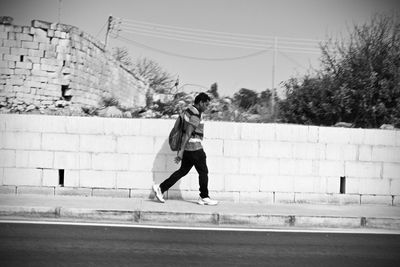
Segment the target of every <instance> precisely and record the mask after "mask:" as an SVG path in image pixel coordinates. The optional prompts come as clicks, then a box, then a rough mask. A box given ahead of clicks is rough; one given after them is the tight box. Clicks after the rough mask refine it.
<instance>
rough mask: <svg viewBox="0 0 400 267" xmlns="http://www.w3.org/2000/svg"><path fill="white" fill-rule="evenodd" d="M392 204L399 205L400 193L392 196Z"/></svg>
mask: <svg viewBox="0 0 400 267" xmlns="http://www.w3.org/2000/svg"><path fill="white" fill-rule="evenodd" d="M393 206H400V195H396V196H393Z"/></svg>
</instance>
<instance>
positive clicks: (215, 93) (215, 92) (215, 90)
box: [208, 83, 219, 98]
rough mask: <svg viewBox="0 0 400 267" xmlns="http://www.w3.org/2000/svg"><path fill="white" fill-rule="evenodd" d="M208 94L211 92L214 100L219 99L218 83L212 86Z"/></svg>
mask: <svg viewBox="0 0 400 267" xmlns="http://www.w3.org/2000/svg"><path fill="white" fill-rule="evenodd" d="M208 92H209V93H210V94H211V95H212V96H213V97H214V98H219V94H218V84H217V83H213V84H211V87H210V90H208Z"/></svg>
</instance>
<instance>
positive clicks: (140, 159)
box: [128, 154, 167, 172]
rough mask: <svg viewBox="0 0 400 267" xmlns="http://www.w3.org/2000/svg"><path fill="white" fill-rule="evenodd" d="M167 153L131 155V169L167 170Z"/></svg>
mask: <svg viewBox="0 0 400 267" xmlns="http://www.w3.org/2000/svg"><path fill="white" fill-rule="evenodd" d="M166 161H167V156H166V155H152V154H140V155H139V154H137V155H130V156H129V167H128V169H129V170H130V171H155V172H160V171H161V172H163V171H166V165H167V162H166Z"/></svg>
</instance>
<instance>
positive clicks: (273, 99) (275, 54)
mask: <svg viewBox="0 0 400 267" xmlns="http://www.w3.org/2000/svg"><path fill="white" fill-rule="evenodd" d="M277 53H278V37H276V36H275V37H274V49H273V50H272V94H271V97H272V98H271V107H272V112H274V110H275V69H276V56H277Z"/></svg>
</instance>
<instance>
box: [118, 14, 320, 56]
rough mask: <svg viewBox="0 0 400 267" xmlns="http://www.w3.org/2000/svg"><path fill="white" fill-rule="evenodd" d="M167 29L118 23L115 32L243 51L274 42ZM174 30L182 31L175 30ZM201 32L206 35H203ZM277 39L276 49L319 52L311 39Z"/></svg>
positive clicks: (154, 25) (151, 25) (157, 25)
mask: <svg viewBox="0 0 400 267" xmlns="http://www.w3.org/2000/svg"><path fill="white" fill-rule="evenodd" d="M143 23H144V22H143ZM147 24H149V25H150V26H148V25H147ZM167 27H171V26H164V25H160V24H153V23H145V25H144V26H143V25H139V26H136V27H135V26H126V25H124V23H119V28H118V29H116V30H117V31H122V32H126V33H130V34H137V35H143V36H150V37H155V38H164V39H170V40H177V41H184V42H192V43H199V44H205V45H215V46H225V47H234V48H243V49H257V50H265V49H270V46H271V45H272V43H273V42H274V40H275V38H274V40H272V39H270V38H269V37H268V38H267V39H266V38H265V37H263V36H257V38H263V39H251V38H248V37H249V36H251V37H254V36H255V35H243V34H239V35H238V36H235V35H234V34H231V33H222V34H225V35H227V34H228V35H229V36H219V35H217V36H216V35H215V34H216V33H218V34H219V33H221V32H214V31H205V30H196V29H191V28H183V27H172V28H173V29H172V30H171V29H168V28H167ZM176 28H177V29H184V30H175V29H176ZM187 29H190V30H193V31H195V32H188V31H187ZM203 32H206V33H205V34H204V33H203ZM210 34H211V35H210ZM243 36H246V38H243ZM226 38H228V39H226ZM276 38H278V37H276ZM279 38H282V39H279V46H278V49H280V50H282V49H284V50H285V51H286V52H293V53H297V52H298V53H311V54H316V53H319V52H320V51H319V49H317V47H316V45H315V43H310V41H312V40H311V39H294V38H287V37H279ZM250 41H252V42H250ZM282 45H283V46H282Z"/></svg>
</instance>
